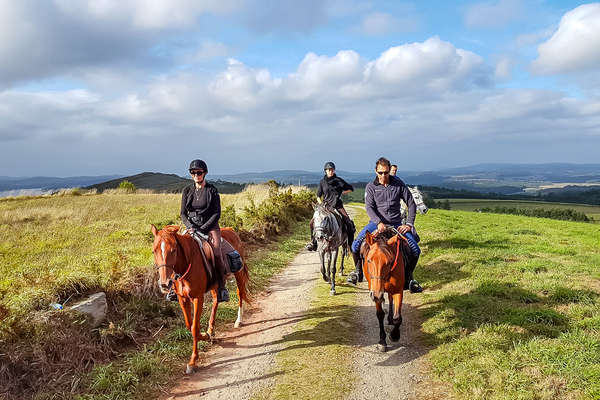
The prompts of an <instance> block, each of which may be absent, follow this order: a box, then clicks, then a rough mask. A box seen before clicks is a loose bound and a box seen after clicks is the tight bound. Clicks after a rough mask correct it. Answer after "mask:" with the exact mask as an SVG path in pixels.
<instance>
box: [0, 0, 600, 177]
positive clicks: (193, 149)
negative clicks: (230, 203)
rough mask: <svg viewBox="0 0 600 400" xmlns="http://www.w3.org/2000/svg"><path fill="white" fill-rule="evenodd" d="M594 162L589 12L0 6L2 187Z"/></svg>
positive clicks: (597, 54)
mask: <svg viewBox="0 0 600 400" xmlns="http://www.w3.org/2000/svg"><path fill="white" fill-rule="evenodd" d="M599 154H600V3H598V2H596V3H594V2H588V3H586V2H580V1H560V0H556V1H550V0H528V1H517V0H495V1H445V0H444V1H441V0H440V1H427V0H423V1H414V2H404V1H397V0H391V1H375V0H373V1H366V0H365V1H363V0H302V1H299V0H297V1H292V0H153V1H151V2H150V1H144V0H46V1H42V2H40V1H38V0H19V1H13V0H0V176H40V175H43V176H76V175H104V174H124V175H128V174H135V173H140V172H143V171H155V172H164V173H176V174H180V175H183V174H185V173H186V171H187V166H188V164H189V162H190V161H191V160H192V159H196V158H200V159H204V160H205V161H206V162H207V163H208V166H209V173H215V174H229V173H239V172H250V171H253V172H254V171H268V170H280V169H303V170H310V171H318V170H320V169H321V168H322V165H323V164H324V162H325V161H334V162H335V163H336V165H337V168H338V169H340V170H346V171H357V172H358V171H370V170H372V168H374V162H375V160H376V159H377V158H378V157H380V156H385V157H387V158H389V159H390V160H391V161H393V162H394V163H397V164H399V165H400V170H412V171H414V170H435V169H439V168H447V167H458V166H466V165H472V164H477V163H489V162H503V163H545V162H572V163H594V162H600V156H599Z"/></svg>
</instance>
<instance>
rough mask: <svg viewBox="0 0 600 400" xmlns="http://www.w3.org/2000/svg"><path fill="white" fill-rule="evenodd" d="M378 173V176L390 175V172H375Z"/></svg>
mask: <svg viewBox="0 0 600 400" xmlns="http://www.w3.org/2000/svg"><path fill="white" fill-rule="evenodd" d="M375 172H377V175H387V174H389V173H390V171H375Z"/></svg>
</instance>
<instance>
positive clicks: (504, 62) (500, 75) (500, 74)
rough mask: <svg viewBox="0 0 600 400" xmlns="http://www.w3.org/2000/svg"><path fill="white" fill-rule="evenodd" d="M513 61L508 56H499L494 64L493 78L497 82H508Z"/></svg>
mask: <svg viewBox="0 0 600 400" xmlns="http://www.w3.org/2000/svg"><path fill="white" fill-rule="evenodd" d="M513 65H514V60H513V58H512V57H510V56H501V57H500V58H499V59H498V61H497V62H496V70H495V74H494V75H495V76H496V79H499V80H509V79H510V78H511V77H512V68H513Z"/></svg>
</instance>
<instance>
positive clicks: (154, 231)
mask: <svg viewBox="0 0 600 400" xmlns="http://www.w3.org/2000/svg"><path fill="white" fill-rule="evenodd" d="M151 226H152V234H153V235H154V236H156V235H158V229H156V227H155V226H154V224H152V225H151Z"/></svg>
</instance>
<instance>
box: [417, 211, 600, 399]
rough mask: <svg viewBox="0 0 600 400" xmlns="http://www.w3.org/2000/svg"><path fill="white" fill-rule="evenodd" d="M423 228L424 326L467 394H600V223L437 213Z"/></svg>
mask: <svg viewBox="0 0 600 400" xmlns="http://www.w3.org/2000/svg"><path fill="white" fill-rule="evenodd" d="M417 226H418V227H419V232H420V235H421V238H422V242H421V247H422V250H423V255H422V257H421V260H420V262H419V266H418V267H417V270H416V277H417V279H419V281H421V282H422V284H423V286H424V287H425V288H426V290H425V292H424V293H423V294H422V296H419V297H418V299H420V304H419V305H418V307H419V308H420V310H421V312H422V313H423V317H424V322H423V325H422V331H423V332H424V333H425V335H426V338H427V341H428V343H429V344H430V345H431V346H432V349H433V350H432V351H431V353H430V359H431V361H432V365H433V372H434V373H435V374H436V375H437V376H438V377H440V378H442V379H443V380H445V381H447V382H449V383H451V384H452V385H453V387H454V390H455V391H456V393H457V395H458V397H459V398H464V399H507V400H508V399H563V398H565V399H567V398H568V399H598V398H600V305H599V304H600V270H599V269H598V265H600V246H599V244H600V227H599V226H598V225H592V224H586V223H577V222H563V221H555V220H549V219H541V218H528V217H519V216H512V215H500V214H486V213H470V212H464V211H444V210H431V211H430V213H428V214H427V215H424V216H421V215H420V216H418V217H417Z"/></svg>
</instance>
